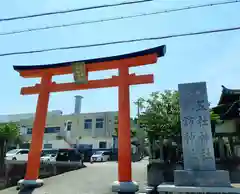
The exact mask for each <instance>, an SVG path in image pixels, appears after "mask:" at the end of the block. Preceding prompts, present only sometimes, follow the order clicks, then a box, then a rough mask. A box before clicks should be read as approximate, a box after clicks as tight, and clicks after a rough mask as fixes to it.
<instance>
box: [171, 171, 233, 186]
mask: <svg viewBox="0 0 240 194" xmlns="http://www.w3.org/2000/svg"><path fill="white" fill-rule="evenodd" d="M174 185H175V186H195V187H231V182H230V177H229V172H228V171H225V170H216V171H205V170H204V171H193V170H175V171H174Z"/></svg>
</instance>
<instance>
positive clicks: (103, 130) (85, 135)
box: [20, 112, 117, 148]
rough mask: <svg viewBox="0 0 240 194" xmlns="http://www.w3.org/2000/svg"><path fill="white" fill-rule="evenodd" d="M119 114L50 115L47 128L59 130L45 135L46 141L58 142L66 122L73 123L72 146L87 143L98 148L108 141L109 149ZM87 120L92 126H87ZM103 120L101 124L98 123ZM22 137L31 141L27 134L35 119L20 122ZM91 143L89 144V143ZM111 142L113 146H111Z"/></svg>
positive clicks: (70, 133)
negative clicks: (100, 144) (101, 143)
mask: <svg viewBox="0 0 240 194" xmlns="http://www.w3.org/2000/svg"><path fill="white" fill-rule="evenodd" d="M116 115H117V112H99V113H81V114H78V115H74V114H72V115H48V116H47V121H46V127H47V128H56V127H58V128H59V131H58V132H55V133H45V134H44V140H45V141H51V140H56V139H57V136H58V135H59V133H60V132H64V129H65V122H66V121H71V122H72V124H71V131H70V132H69V136H70V139H71V143H72V144H76V143H77V142H78V143H80V144H81V143H84V144H85V143H86V144H93V147H94V148H97V145H99V141H100V140H101V141H103V140H106V142H107V147H108V148H110V146H112V134H113V131H114V127H115V125H114V118H115V116H116ZM86 120H88V121H91V124H89V122H88V124H86ZM99 120H101V122H98V121H99ZM20 125H21V126H24V127H22V129H21V134H22V137H23V139H24V140H25V141H30V140H31V134H27V131H28V129H29V128H30V129H31V128H32V127H33V118H30V119H22V120H20ZM87 141H89V143H88V142H87ZM110 142H111V145H110Z"/></svg>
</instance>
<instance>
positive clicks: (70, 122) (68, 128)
mask: <svg viewBox="0 0 240 194" xmlns="http://www.w3.org/2000/svg"><path fill="white" fill-rule="evenodd" d="M71 129H72V121H68V122H67V131H71Z"/></svg>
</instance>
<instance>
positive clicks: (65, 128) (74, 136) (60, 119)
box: [4, 96, 138, 149]
mask: <svg viewBox="0 0 240 194" xmlns="http://www.w3.org/2000/svg"><path fill="white" fill-rule="evenodd" d="M82 98H83V97H81V96H75V107H74V112H73V113H72V114H68V115H64V114H63V113H62V111H60V110H54V111H50V112H48V115H47V119H46V126H45V130H44V139H43V148H66V147H73V146H80V147H88V148H92V149H99V148H101V149H104V148H106V149H110V148H117V147H118V146H117V144H118V141H117V134H116V131H117V128H118V112H117V111H108V112H96V113H81V104H82ZM4 116H5V115H4ZM5 118H8V119H7V120H6V119H5V120H4V122H17V123H19V125H20V134H21V139H22V140H23V141H24V142H25V144H24V146H25V147H24V148H27V147H29V145H30V143H31V138H32V129H33V123H34V113H28V114H16V115H7V116H5ZM135 125H136V123H134V121H133V120H132V119H131V126H132V127H133V128H136V126H135ZM137 134H138V133H137ZM135 139H136V138H135ZM135 139H134V138H133V139H132V140H134V141H135ZM133 147H135V146H133Z"/></svg>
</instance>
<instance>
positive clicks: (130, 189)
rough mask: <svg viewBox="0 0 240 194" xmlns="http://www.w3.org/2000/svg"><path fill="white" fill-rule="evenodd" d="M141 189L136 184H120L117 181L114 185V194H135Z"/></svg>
mask: <svg viewBox="0 0 240 194" xmlns="http://www.w3.org/2000/svg"><path fill="white" fill-rule="evenodd" d="M138 189H139V186H138V184H137V183H136V182H119V181H115V182H114V183H113V184H112V192H114V193H118V194H121V193H123V194H124V193H126V194H127V193H129V194H135V193H136V192H137V191H138Z"/></svg>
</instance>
